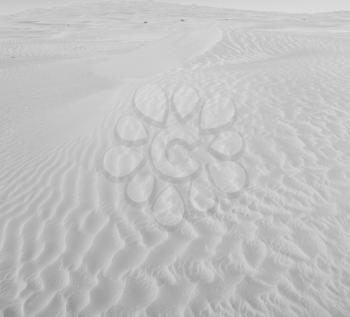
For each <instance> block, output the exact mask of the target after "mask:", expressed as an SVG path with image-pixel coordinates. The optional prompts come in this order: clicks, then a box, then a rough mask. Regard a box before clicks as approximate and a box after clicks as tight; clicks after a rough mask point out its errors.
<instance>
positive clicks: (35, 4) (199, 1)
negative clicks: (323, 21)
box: [0, 0, 350, 15]
mask: <svg viewBox="0 0 350 317" xmlns="http://www.w3.org/2000/svg"><path fill="white" fill-rule="evenodd" d="M107 1H108V0H107ZM109 1H110V2H118V1H119V2H120V1H145V2H168V3H177V4H181V5H201V6H209V7H219V8H230V9H236V10H249V11H273V12H287V13H319V12H333V11H350V2H349V1H346V0H333V1H331V0H321V1H317V0H308V1H302V0H296V1H293V2H292V1H286V0H264V1H259V0H246V1H242V0H109ZM86 2H96V3H98V2H105V0H102V1H98V0H86V1H83V0H62V1H57V0H27V1H25V0H2V1H1V3H0V15H1V14H13V13H16V12H20V11H24V10H28V9H35V8H49V7H53V6H66V5H70V4H77V3H86Z"/></svg>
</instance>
